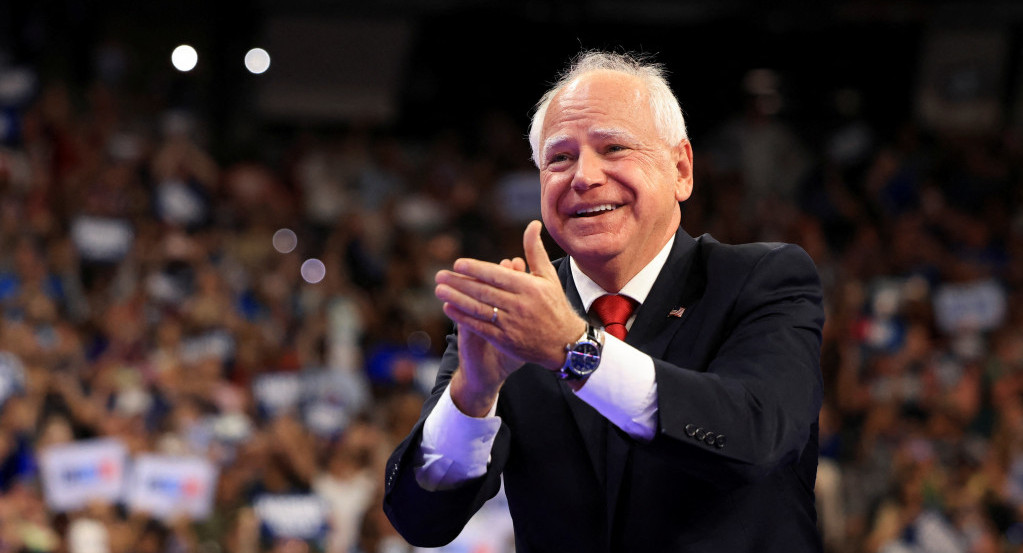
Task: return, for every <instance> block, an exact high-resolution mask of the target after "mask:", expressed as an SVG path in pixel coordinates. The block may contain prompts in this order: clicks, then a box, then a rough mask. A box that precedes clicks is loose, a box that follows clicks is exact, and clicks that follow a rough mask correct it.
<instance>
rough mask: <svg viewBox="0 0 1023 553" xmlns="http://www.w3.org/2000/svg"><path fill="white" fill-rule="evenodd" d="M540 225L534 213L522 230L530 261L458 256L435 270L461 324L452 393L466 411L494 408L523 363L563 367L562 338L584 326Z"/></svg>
mask: <svg viewBox="0 0 1023 553" xmlns="http://www.w3.org/2000/svg"><path fill="white" fill-rule="evenodd" d="M541 228H542V225H541V223H540V222H539V221H533V222H531V223H529V225H528V226H527V227H526V230H525V232H524V233H523V237H522V245H523V251H524V253H525V256H526V259H525V261H523V260H522V259H521V258H515V259H511V260H509V259H505V260H503V261H501V263H488V262H485V261H479V260H476V259H458V260H457V261H455V263H454V266H453V267H452V270H442V271H439V272H438V273H437V277H436V280H437V287H436V289H435V294H436V296H437V298H438V299H440V300H441V301H443V302H444V313H445V314H446V315H447V316H448V317H450V318H451V319H452V320H453V321H455V322H456V323H457V324H458V329H459V335H458V346H459V370H458V371H457V372H456V373H455V375H454V376H453V377H452V384H451V385H452V397H453V399H455V403H456V405H458V406H459V408H461V409H462V410H463V411H464V412H466V413H467V414H474V413H473V412H478V411H479V410H480V409H481V408H482V406H483V405H484V404H485V406H486V408H487V409H489V407H490V405H492V402H493V400H496V397H497V392H498V390H500V387H501V385H502V384H503V383H504V381H505V379H507V378H508V376H509V375H511V373H512V372H514V371H515V370H516V369H518V368H519V367H520V366H522V364H523V363H526V362H529V363H536V364H538V365H541V366H543V367H546V368H548V369H550V370H557V369H558V368H560V367H561V365H562V363H564V361H565V344H568V343H570V342H574V341H575V340H577V339H578V338H579V336H581V335H582V333H583V332H584V331H585V328H586V323H585V322H584V321H583V320H582V318H580V317H579V315H578V314H577V313H576V312H575V310H574V309H573V308H572V306H571V305H570V304H569V303H568V299H567V298H566V297H565V292H564V290H563V288H562V285H561V281H560V280H559V279H558V274H557V270H556V269H555V268H554V265H552V264H551V261H550V257H549V256H548V255H547V250H546V249H545V248H544V246H543V241H542V240H541V239H540V230H541ZM527 264H528V265H529V269H530V272H528V273H527V272H525V269H526V265H527ZM495 307H496V308H497V311H496V312H495V311H494V308H495ZM495 313H496V316H495ZM463 394H464V395H463ZM456 396H457V397H456ZM460 400H461V404H460ZM469 403H471V404H473V405H472V406H470V405H468V404H469ZM476 404H479V405H476ZM475 407H478V408H475Z"/></svg>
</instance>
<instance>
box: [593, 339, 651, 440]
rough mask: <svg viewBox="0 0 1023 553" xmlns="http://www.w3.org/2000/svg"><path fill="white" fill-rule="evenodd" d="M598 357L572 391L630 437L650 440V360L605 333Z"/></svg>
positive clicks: (648, 357)
mask: <svg viewBox="0 0 1023 553" xmlns="http://www.w3.org/2000/svg"><path fill="white" fill-rule="evenodd" d="M600 357H601V358H600V366H599V367H598V368H597V370H595V371H593V374H591V375H590V377H589V378H588V379H586V383H585V384H584V385H583V387H582V388H580V389H579V391H578V392H576V395H578V396H579V398H580V399H582V400H583V401H585V402H586V403H588V404H590V405H591V406H592V407H593V408H594V409H596V410H597V411H598V412H599V413H600V414H601V415H604V416H605V417H606V418H607V419H608V420H610V421H611V422H612V423H614V424H615V426H617V427H618V428H621V429H622V430H624V431H625V432H626V433H627V434H629V435H630V436H632V437H633V438H636V439H637V440H643V441H650V440H652V439H653V437H654V434H655V433H656V432H657V380H656V378H655V375H654V361H653V360H652V359H651V358H650V356H649V355H647V354H645V353H643V352H641V351H639V350H638V349H636V348H633V347H631V346H629V345H627V344H626V343H625V342H623V341H621V340H619V339H618V338H615V337H614V336H611V335H610V334H607V333H605V334H604V349H603V351H602V352H601V356H600Z"/></svg>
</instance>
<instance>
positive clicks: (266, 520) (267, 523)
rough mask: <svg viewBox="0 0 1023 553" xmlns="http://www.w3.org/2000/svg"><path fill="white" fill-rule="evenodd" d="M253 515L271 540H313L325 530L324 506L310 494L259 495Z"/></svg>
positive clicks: (322, 534)
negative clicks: (272, 538)
mask: <svg viewBox="0 0 1023 553" xmlns="http://www.w3.org/2000/svg"><path fill="white" fill-rule="evenodd" d="M256 516H258V517H259V520H260V521H261V522H262V524H263V526H264V527H265V528H266V530H267V531H268V532H269V533H270V534H271V535H272V536H274V537H275V538H296V539H300V540H315V539H322V538H323V537H324V536H325V535H326V531H327V505H326V503H324V501H323V500H322V499H321V498H320V497H319V496H316V495H313V494H302V495H283V494H273V495H270V494H268V495H263V496H260V497H259V498H258V499H257V500H256Z"/></svg>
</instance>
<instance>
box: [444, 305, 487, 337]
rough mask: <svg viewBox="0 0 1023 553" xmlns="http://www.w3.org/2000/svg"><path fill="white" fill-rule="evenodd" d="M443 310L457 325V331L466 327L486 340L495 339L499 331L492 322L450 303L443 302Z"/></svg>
mask: <svg viewBox="0 0 1023 553" xmlns="http://www.w3.org/2000/svg"><path fill="white" fill-rule="evenodd" d="M443 311H444V314H445V315H447V316H448V318H450V319H451V320H452V321H454V322H455V324H457V325H458V329H459V332H461V331H462V330H463V329H468V330H469V331H471V332H473V333H475V334H478V335H479V336H480V337H482V338H483V339H484V340H487V341H488V342H492V341H493V340H495V339H496V338H497V336H498V333H500V332H501V330H500V329H499V328H498V327H497V326H496V325H495V324H492V323H490V322H489V321H481V320H479V319H477V318H476V317H475V316H473V314H471V313H466V312H465V311H462V310H461V309H459V308H458V307H456V306H454V305H452V304H450V303H445V304H444V306H443ZM498 317H500V315H498Z"/></svg>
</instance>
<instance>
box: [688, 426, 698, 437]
mask: <svg viewBox="0 0 1023 553" xmlns="http://www.w3.org/2000/svg"><path fill="white" fill-rule="evenodd" d="M696 430H697V429H696V425H695V424H693V423H689V424H687V425H686V436H689V437H690V438H692V437H693V434H696Z"/></svg>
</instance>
